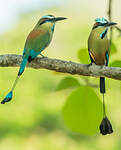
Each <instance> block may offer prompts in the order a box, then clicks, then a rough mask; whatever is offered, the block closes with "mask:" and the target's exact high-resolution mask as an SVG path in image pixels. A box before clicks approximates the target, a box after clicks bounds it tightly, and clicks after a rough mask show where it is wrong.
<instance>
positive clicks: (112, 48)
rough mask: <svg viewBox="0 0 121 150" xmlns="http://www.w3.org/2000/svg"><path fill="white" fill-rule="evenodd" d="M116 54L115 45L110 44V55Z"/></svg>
mask: <svg viewBox="0 0 121 150" xmlns="http://www.w3.org/2000/svg"><path fill="white" fill-rule="evenodd" d="M116 52H117V48H116V45H115V44H114V43H112V44H111V51H110V55H112V54H115V53H116Z"/></svg>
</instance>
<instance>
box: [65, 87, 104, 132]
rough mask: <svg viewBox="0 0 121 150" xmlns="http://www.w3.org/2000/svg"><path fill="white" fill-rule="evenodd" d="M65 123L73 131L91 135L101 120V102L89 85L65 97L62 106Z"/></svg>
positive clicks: (96, 129) (97, 128)
mask: <svg viewBox="0 0 121 150" xmlns="http://www.w3.org/2000/svg"><path fill="white" fill-rule="evenodd" d="M63 117H64V121H65V123H66V125H67V126H68V127H69V128H70V129H71V130H72V131H74V132H79V133H81V134H84V135H93V134H95V133H96V132H97V131H98V130H99V125H100V123H101V120H102V117H103V116H102V103H101V101H100V99H99V97H98V96H97V95H96V93H95V92H94V90H93V89H92V88H90V87H80V88H78V89H76V90H75V91H74V92H72V93H71V95H70V96H69V97H68V98H67V102H66V103H65V105H64V107H63Z"/></svg>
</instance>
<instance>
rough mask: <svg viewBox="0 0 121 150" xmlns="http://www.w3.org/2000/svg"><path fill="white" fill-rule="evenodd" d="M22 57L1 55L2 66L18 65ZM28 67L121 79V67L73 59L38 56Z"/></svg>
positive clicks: (0, 62) (0, 63)
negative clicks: (77, 61)
mask: <svg viewBox="0 0 121 150" xmlns="http://www.w3.org/2000/svg"><path fill="white" fill-rule="evenodd" d="M21 60H22V57H21V56H20V55H14V54H13V55H12V54H9V55H0V67H17V66H19V65H20V63H21ZM27 67H31V68H35V69H40V68H44V69H48V70H54V71H56V72H62V73H69V74H72V75H82V76H92V77H100V76H101V77H107V78H112V79H115V80H121V68H118V67H105V66H97V65H88V64H79V63H75V62H71V61H64V60H59V59H52V58H42V57H37V58H36V59H35V60H33V61H32V63H29V64H28V65H27Z"/></svg>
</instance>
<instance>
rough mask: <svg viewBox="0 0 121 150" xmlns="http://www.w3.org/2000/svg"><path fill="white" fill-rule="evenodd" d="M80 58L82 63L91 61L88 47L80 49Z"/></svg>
mask: <svg viewBox="0 0 121 150" xmlns="http://www.w3.org/2000/svg"><path fill="white" fill-rule="evenodd" d="M78 58H79V61H80V62H81V63H84V64H89V63H91V61H90V58H89V54H88V50H87V49H86V48H83V49H80V50H79V51H78Z"/></svg>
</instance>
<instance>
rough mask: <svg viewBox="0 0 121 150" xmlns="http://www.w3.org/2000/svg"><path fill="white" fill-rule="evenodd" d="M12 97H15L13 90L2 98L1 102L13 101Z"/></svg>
mask: <svg viewBox="0 0 121 150" xmlns="http://www.w3.org/2000/svg"><path fill="white" fill-rule="evenodd" d="M12 97H13V92H12V91H10V92H9V93H8V94H7V95H6V97H5V98H4V99H3V100H2V102H1V104H5V103H6V102H9V101H11V99H12Z"/></svg>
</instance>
